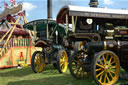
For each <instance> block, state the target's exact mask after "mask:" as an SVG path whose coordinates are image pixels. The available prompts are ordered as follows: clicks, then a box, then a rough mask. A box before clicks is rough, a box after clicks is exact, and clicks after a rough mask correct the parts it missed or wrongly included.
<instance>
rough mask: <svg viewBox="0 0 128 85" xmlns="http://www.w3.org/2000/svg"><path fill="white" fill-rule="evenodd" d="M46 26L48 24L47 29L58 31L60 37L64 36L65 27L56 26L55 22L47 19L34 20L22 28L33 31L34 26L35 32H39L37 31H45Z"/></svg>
mask: <svg viewBox="0 0 128 85" xmlns="http://www.w3.org/2000/svg"><path fill="white" fill-rule="evenodd" d="M47 24H48V26H49V28H51V27H52V28H53V29H56V30H58V32H59V35H60V36H61V35H62V36H63V35H65V34H66V32H65V29H66V26H65V25H62V24H57V23H56V21H55V20H47V19H39V20H34V21H31V22H29V23H27V24H25V25H24V28H25V29H28V30H34V29H33V28H34V27H33V26H34V25H35V26H36V31H38V32H39V31H43V30H46V28H47Z"/></svg>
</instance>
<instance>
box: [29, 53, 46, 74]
mask: <svg viewBox="0 0 128 85" xmlns="http://www.w3.org/2000/svg"><path fill="white" fill-rule="evenodd" d="M31 66H32V70H33V71H34V72H35V73H40V72H42V71H43V69H44V67H45V66H46V64H45V58H44V55H43V54H42V52H40V51H35V52H34V53H33V55H32V59H31Z"/></svg>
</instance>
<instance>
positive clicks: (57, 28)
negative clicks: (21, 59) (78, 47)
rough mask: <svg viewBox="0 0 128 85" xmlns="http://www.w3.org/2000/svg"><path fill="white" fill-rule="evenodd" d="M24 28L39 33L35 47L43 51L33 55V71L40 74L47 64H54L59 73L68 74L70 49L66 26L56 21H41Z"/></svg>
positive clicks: (33, 22)
mask: <svg viewBox="0 0 128 85" xmlns="http://www.w3.org/2000/svg"><path fill="white" fill-rule="evenodd" d="M24 27H25V28H27V29H29V30H34V31H35V32H37V33H36V37H37V39H36V40H35V47H41V48H42V51H35V52H34V53H33V55H32V59H31V66H32V70H33V71H34V72H35V73H40V72H42V71H43V69H44V68H45V66H46V65H47V64H53V66H54V67H55V68H57V69H58V71H59V73H64V72H66V70H67V68H68V55H69V53H68V52H69V48H70V47H69V46H68V45H67V44H66V42H67V40H66V37H65V36H66V31H65V26H64V25H62V24H57V23H56V21H54V20H48V19H40V20H34V21H31V22H29V23H27V24H26V25H24Z"/></svg>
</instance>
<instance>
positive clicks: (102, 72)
mask: <svg viewBox="0 0 128 85" xmlns="http://www.w3.org/2000/svg"><path fill="white" fill-rule="evenodd" d="M92 74H93V77H94V79H95V81H96V82H97V83H98V84H99V85H113V84H115V83H116V81H117V80H118V78H119V74H120V62H119V59H118V57H117V55H116V54H115V53H113V52H112V51H101V52H99V53H98V54H96V55H95V56H94V59H93V61H92Z"/></svg>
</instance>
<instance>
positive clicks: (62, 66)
mask: <svg viewBox="0 0 128 85" xmlns="http://www.w3.org/2000/svg"><path fill="white" fill-rule="evenodd" d="M57 68H58V71H59V73H64V72H66V70H67V68H68V55H67V52H66V51H65V50H59V51H58V56H57Z"/></svg>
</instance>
